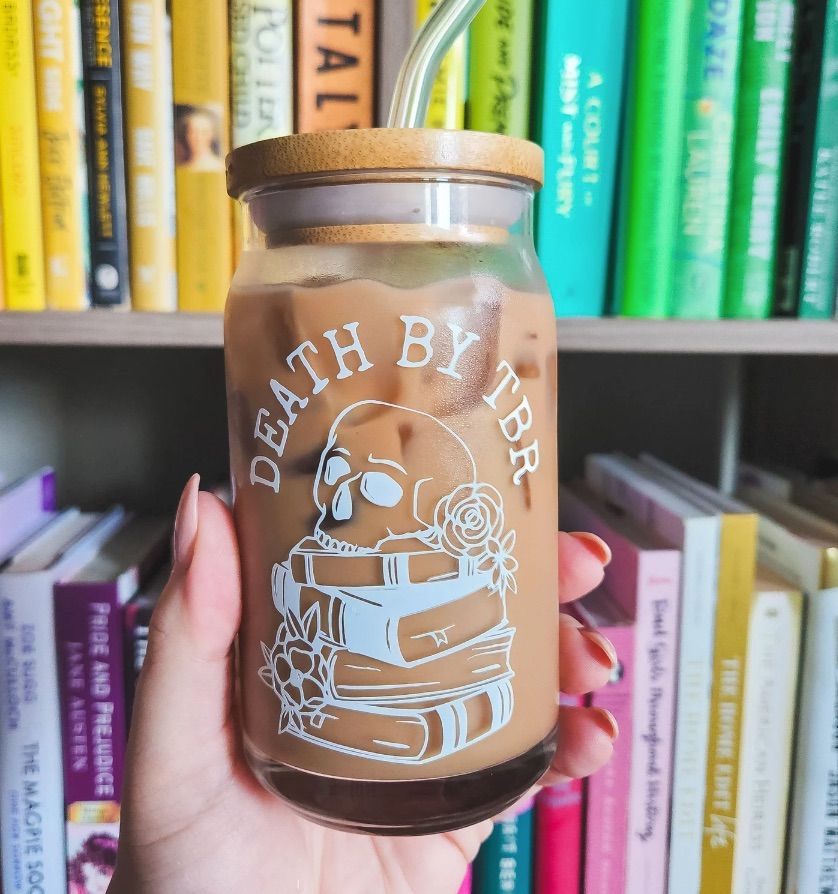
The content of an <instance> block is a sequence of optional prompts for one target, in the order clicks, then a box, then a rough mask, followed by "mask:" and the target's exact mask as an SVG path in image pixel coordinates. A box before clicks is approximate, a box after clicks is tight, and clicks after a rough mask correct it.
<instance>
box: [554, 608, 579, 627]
mask: <svg viewBox="0 0 838 894" xmlns="http://www.w3.org/2000/svg"><path fill="white" fill-rule="evenodd" d="M559 623H560V624H565V625H566V626H568V627H573V628H574V629H576V630H578V629H579V628H580V627H581V626H582V622H581V621H579V620H577V619H576V618H574V617H573V615H569V614H567V613H566V612H559Z"/></svg>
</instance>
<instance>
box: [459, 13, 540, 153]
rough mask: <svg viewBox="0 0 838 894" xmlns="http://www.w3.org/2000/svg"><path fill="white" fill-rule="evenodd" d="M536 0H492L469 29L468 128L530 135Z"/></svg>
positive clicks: (514, 134)
mask: <svg viewBox="0 0 838 894" xmlns="http://www.w3.org/2000/svg"><path fill="white" fill-rule="evenodd" d="M532 16H533V0H519V2H517V3H513V2H512V0H489V2H488V3H486V5H485V6H484V7H483V8H482V9H481V10H480V12H478V14H477V16H476V17H475V19H474V21H473V22H472V24H471V29H470V32H469V41H470V43H469V53H468V59H469V72H468V105H467V112H468V116H467V117H468V126H469V128H470V129H471V130H486V131H489V132H490V133H503V134H508V135H509V136H512V137H522V138H524V139H526V138H527V137H528V136H529V126H530V69H531V64H532Z"/></svg>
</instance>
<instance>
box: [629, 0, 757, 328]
mask: <svg viewBox="0 0 838 894" xmlns="http://www.w3.org/2000/svg"><path fill="white" fill-rule="evenodd" d="M753 2H754V3H756V0H753ZM742 5H743V0H733V2H730V3H712V2H705V3H697V4H695V6H693V7H692V9H691V12H690V23H689V44H688V58H687V71H686V81H685V84H684V87H685V102H684V131H683V136H682V139H681V158H680V161H679V166H680V167H679V171H680V174H679V184H680V195H679V199H680V201H679V208H678V225H677V233H676V237H675V242H674V245H673V262H672V284H671V289H672V306H671V311H672V316H675V317H683V318H688V319H716V318H718V317H720V316H721V314H722V303H723V298H724V283H725V262H726V241H727V229H728V219H729V211H730V208H731V207H732V205H731V201H730V198H731V196H730V175H731V169H732V167H733V140H734V137H733V133H734V122H735V121H736V123H737V125H738V121H737V119H736V115H737V106H738V103H737V89H736V88H737V84H738V81H739V58H740V33H741V25H742ZM640 124H641V126H642V122H640Z"/></svg>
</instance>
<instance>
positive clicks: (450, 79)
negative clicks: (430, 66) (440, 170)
mask: <svg viewBox="0 0 838 894" xmlns="http://www.w3.org/2000/svg"><path fill="white" fill-rule="evenodd" d="M436 4H437V0H417V3H416V24H417V25H421V24H422V22H424V21H425V19H426V18H427V17H428V16H429V15H430V13H431V10H432V9H433V8H434V7H435V6H436ZM465 118H466V35H465V34H463V35H461V36H460V37H458V38H457V40H455V41H454V44H453V46H452V47H451V49H450V50H449V51H448V52H447V53H446V54H445V57H444V58H443V60H442V64H441V65H440V66H439V72H438V73H437V76H436V78H435V80H434V85H433V88H432V89H431V101H430V104H429V106H428V115H427V117H426V118H425V126H426V127H435V128H442V129H445V130H460V129H462V128H463V127H465Z"/></svg>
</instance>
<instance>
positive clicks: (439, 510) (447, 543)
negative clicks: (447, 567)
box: [434, 484, 503, 559]
mask: <svg viewBox="0 0 838 894" xmlns="http://www.w3.org/2000/svg"><path fill="white" fill-rule="evenodd" d="M502 506H503V502H502V500H501V495H500V494H499V493H498V492H497V490H496V489H495V488H494V487H492V486H491V485H490V484H461V485H460V486H459V487H457V488H455V489H454V490H453V491H452V492H451V493H450V494H448V496H447V497H443V498H442V499H441V500H440V501H439V503H437V506H436V511H435V513H434V522H435V526H436V530H437V531H438V532H439V538H440V545H441V546H442V548H443V549H444V550H445V551H446V552H448V553H450V554H451V555H454V556H469V557H470V558H472V559H480V558H481V557H482V556H483V555H484V553H485V552H486V544H487V543H488V542H489V539H490V538H491V537H493V536H494V537H497V536H499V534H500V532H501V529H502V528H503V509H502Z"/></svg>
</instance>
